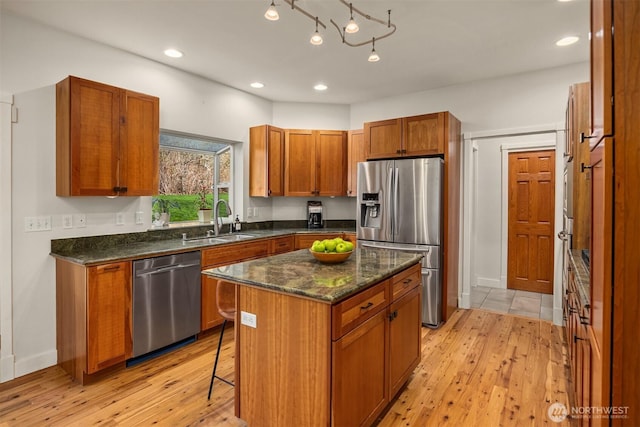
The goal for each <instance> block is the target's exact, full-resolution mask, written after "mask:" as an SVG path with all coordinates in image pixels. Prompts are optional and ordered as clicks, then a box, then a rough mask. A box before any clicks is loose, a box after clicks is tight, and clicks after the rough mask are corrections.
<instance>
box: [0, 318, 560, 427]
mask: <svg viewBox="0 0 640 427" xmlns="http://www.w3.org/2000/svg"><path fill="white" fill-rule="evenodd" d="M218 331H219V328H216V329H214V330H213V333H210V334H206V335H205V336H202V337H201V338H200V339H199V340H198V341H197V342H195V343H192V344H190V345H187V346H185V347H183V348H180V349H178V350H175V351H173V352H170V353H167V354H165V355H162V356H159V357H157V358H155V359H152V360H149V361H146V362H143V363H141V364H139V365H136V366H133V367H130V368H126V369H121V370H119V371H116V372H114V373H112V374H111V375H110V376H108V377H106V378H104V379H103V380H100V381H98V382H96V383H94V384H91V385H88V386H81V385H79V384H76V383H74V382H72V381H71V378H70V377H69V375H68V374H66V373H65V371H64V370H63V369H62V368H60V367H57V366H56V367H51V368H47V369H43V370H41V371H38V372H34V373H32V374H29V375H26V376H23V377H20V378H17V379H15V380H13V381H9V382H6V383H3V384H0V425H8V426H14V425H16V426H17V425H21V426H22V425H34V426H35V425H51V426H68V425H94V424H102V425H107V426H111V425H151V424H152V423H158V424H160V425H185V426H186V425H196V424H202V425H215V426H244V425H246V424H245V423H244V422H243V421H242V420H240V419H237V418H236V417H235V416H234V391H235V389H234V388H233V387H231V386H229V385H227V384H224V383H222V382H219V381H216V383H215V386H214V388H213V393H212V396H211V400H210V401H207V391H208V387H209V380H210V378H211V369H212V367H213V359H214V356H215V350H216V346H217V343H218V337H219V336H218ZM327 333H328V332H327ZM224 335H225V337H224V341H223V347H222V350H221V355H220V364H219V365H218V373H219V374H220V375H221V376H223V377H225V378H229V377H231V378H232V377H233V372H234V361H235V359H234V353H235V348H234V331H233V328H232V327H231V328H229V329H227V330H226V331H225V334H224ZM422 346H423V349H422V359H421V361H420V364H419V365H418V367H417V368H416V370H415V371H414V373H413V375H412V376H411V377H410V379H409V381H408V383H407V385H406V386H405V387H404V388H402V389H401V391H400V393H399V395H398V399H396V400H395V401H394V403H393V404H392V405H390V406H389V407H388V408H386V410H385V411H384V412H383V414H382V415H381V416H380V417H379V419H378V426H380V427H384V426H420V427H422V426H440V425H450V426H460V425H474V426H482V425H490V426H494V425H502V426H521V425H532V426H533V425H535V426H538V425H549V426H556V425H557V426H568V425H570V424H569V421H568V420H565V421H564V422H562V423H558V424H556V423H553V422H551V421H550V420H549V418H548V417H547V416H546V412H547V409H548V408H549V405H550V404H551V403H553V402H561V403H564V404H565V405H566V406H567V407H569V406H570V405H569V395H568V393H567V390H568V389H569V385H568V375H567V372H566V369H565V360H566V348H565V344H564V341H563V338H562V331H561V329H560V328H559V327H557V326H554V325H552V324H551V323H549V322H546V321H543V320H537V319H526V318H520V317H516V316H512V315H505V314H498V313H491V312H486V311H482V310H457V311H456V312H455V313H454V315H453V316H452V317H451V319H450V320H449V321H447V322H446V323H445V324H444V325H443V326H442V327H441V328H440V329H436V330H432V329H429V328H423V329H422Z"/></svg>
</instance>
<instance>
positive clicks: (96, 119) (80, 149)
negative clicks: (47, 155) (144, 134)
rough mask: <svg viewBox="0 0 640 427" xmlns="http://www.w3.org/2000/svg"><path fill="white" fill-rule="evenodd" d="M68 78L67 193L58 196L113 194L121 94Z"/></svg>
mask: <svg viewBox="0 0 640 427" xmlns="http://www.w3.org/2000/svg"><path fill="white" fill-rule="evenodd" d="M69 79H70V82H71V88H70V90H71V94H70V96H71V102H70V104H71V105H70V118H69V126H70V140H71V144H70V145H71V147H70V153H69V160H68V162H69V164H68V167H69V173H70V175H71V176H70V180H71V192H70V194H61V195H71V196H110V195H114V194H116V193H115V192H114V190H113V189H114V187H116V186H117V184H118V182H117V174H118V158H119V156H120V154H119V139H120V93H121V91H120V89H118V88H116V87H113V86H109V85H104V84H101V83H96V82H92V81H89V80H84V79H78V78H75V77H69ZM57 114H65V112H64V111H62V112H60V111H59V112H58V113H57Z"/></svg>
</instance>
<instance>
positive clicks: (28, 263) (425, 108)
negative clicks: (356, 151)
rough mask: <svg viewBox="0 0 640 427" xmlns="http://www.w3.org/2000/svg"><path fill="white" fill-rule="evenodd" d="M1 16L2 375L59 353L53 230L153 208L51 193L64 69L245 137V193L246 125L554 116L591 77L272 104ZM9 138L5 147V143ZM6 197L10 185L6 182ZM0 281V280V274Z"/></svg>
mask: <svg viewBox="0 0 640 427" xmlns="http://www.w3.org/2000/svg"><path fill="white" fill-rule="evenodd" d="M0 19H1V22H0V43H1V45H0V52H2V58H1V61H0V74H1V75H2V79H1V80H0V94H15V95H16V96H15V105H16V106H17V107H18V109H19V112H18V117H19V120H18V123H16V124H14V125H13V127H12V131H13V132H14V137H13V141H14V142H13V147H12V149H13V161H12V164H11V166H12V169H13V173H12V187H11V194H10V196H11V197H12V201H11V203H12V212H11V217H10V218H7V216H6V215H4V216H2V217H0V220H1V221H2V222H3V223H2V224H1V225H2V229H3V230H4V229H6V225H7V224H6V222H7V221H9V222H10V225H9V226H10V229H11V230H12V232H13V236H12V255H13V261H12V262H8V261H7V260H6V259H0V270H2V271H3V272H6V271H11V277H12V283H11V289H9V290H7V289H1V290H0V297H6V296H7V295H9V297H12V298H13V303H12V305H11V308H12V310H13V313H12V314H11V313H9V314H7V312H6V310H3V312H2V313H0V319H2V321H3V323H2V325H1V327H2V334H3V336H2V340H3V343H4V342H5V340H7V339H11V340H12V342H13V348H12V349H11V348H9V349H8V350H7V347H5V346H4V345H3V346H2V348H0V356H1V357H2V359H3V362H4V361H5V360H12V357H13V356H14V355H15V365H14V372H10V373H7V372H6V371H5V364H4V363H2V365H0V369H2V372H0V374H1V378H2V380H6V379H10V378H11V377H13V376H18V375H22V374H24V373H28V372H32V371H35V370H38V369H40V368H44V367H46V366H49V365H51V364H54V363H55V275H54V267H53V260H52V259H51V258H50V257H49V256H48V252H49V247H50V246H49V245H50V240H51V239H58V238H67V237H76V236H85V235H98V234H112V233H122V232H132V231H142V230H144V229H146V228H147V227H148V226H149V223H148V222H147V223H145V224H144V225H142V226H136V225H134V224H133V215H134V212H135V211H136V210H142V211H144V212H149V211H150V200H149V199H150V198H148V197H142V198H119V199H106V198H98V197H87V198H58V197H55V190H54V187H53V185H54V184H53V183H54V181H55V179H54V178H55V171H54V166H53V164H54V162H53V153H54V151H53V150H54V148H53V147H54V146H55V132H54V129H55V122H54V117H55V106H54V102H53V100H54V99H55V92H54V90H53V85H54V84H55V83H56V82H58V81H59V80H61V79H63V78H65V77H66V76H67V75H69V74H73V75H77V76H80V77H84V78H88V79H93V80H97V81H101V82H105V83H109V84H113V85H116V86H121V87H124V88H128V89H132V90H136V91H140V92H145V93H149V94H153V95H156V96H158V97H160V100H161V101H160V126H161V127H162V128H165V129H171V130H176V131H180V132H186V133H192V134H200V135H207V136H214V137H220V138H224V139H228V140H235V141H239V142H240V144H238V145H237V146H236V151H235V153H236V157H235V160H236V162H235V164H236V165H238V166H240V167H238V168H237V169H236V177H242V178H243V179H242V180H239V185H240V186H241V188H236V189H235V191H236V194H243V195H246V194H248V191H247V190H248V183H247V180H246V178H247V173H246V171H247V170H248V168H247V166H248V153H247V150H245V149H244V145H245V144H246V142H247V140H248V128H249V127H250V126H254V125H260V124H264V123H272V124H274V125H278V126H283V127H291V128H330V129H349V128H351V129H357V128H361V127H362V123H363V122H364V121H370V120H377V119H384V118H391V117H400V116H404V115H411V114H421V113H426V112H432V111H442V110H449V111H451V112H453V113H454V114H455V115H456V116H457V117H458V118H459V119H460V120H461V121H462V123H463V130H464V131H465V132H468V131H471V130H473V131H475V130H486V129H500V128H512V127H519V126H529V125H532V124H538V123H549V122H554V123H555V122H560V121H562V120H563V118H564V102H565V98H566V93H567V87H568V85H569V84H570V83H575V82H578V81H584V80H586V79H588V64H578V65H574V66H569V67H563V68H559V69H554V70H547V71H541V72H535V73H530V74H522V75H518V76H510V77H506V78H503V79H493V80H487V81H482V82H477V83H470V84H465V85H460V86H454V87H448V88H443V89H439V90H433V91H427V92H420V93H415V94H410V95H404V96H398V97H393V98H387V99H382V100H378V101H375V102H370V103H364V104H357V105H353V106H351V107H345V106H335V105H329V106H327V105H313V104H304V105H301V104H293V103H275V104H274V103H271V102H269V101H266V100H264V99H262V98H259V97H256V96H253V95H250V94H247V93H245V92H242V91H238V90H235V89H231V88H228V87H226V86H223V85H220V84H217V83H214V82H210V81H207V80H205V79H202V78H200V77H197V76H193V75H190V74H187V73H183V72H180V71H178V70H176V69H174V68H171V67H168V66H165V65H162V64H159V63H156V62H153V61H149V60H146V59H143V58H140V57H137V56H134V55H131V54H128V53H125V52H123V51H120V50H117V49H112V48H108V47H105V46H103V45H100V44H96V43H93V42H90V41H88V40H84V39H80V38H77V37H73V36H71V35H69V34H66V33H63V32H59V31H55V30H52V29H50V28H48V27H44V26H41V25H39V24H35V23H32V22H30V21H26V20H23V19H21V18H18V17H15V16H13V15H11V14H7V13H3V14H2V16H1V17H0ZM4 124H5V121H3V125H4ZM4 135H5V132H3V137H2V140H1V143H2V144H3V145H4V144H7V143H8V142H7V140H6V138H5V137H4ZM2 148H3V150H2V152H3V153H5V152H7V151H8V150H7V149H5V148H6V147H4V146H3V147H2ZM488 161H489V162H494V161H497V160H496V159H493V158H491V159H489V160H488ZM2 178H3V179H4V178H5V175H4V174H2ZM480 178H481V179H482V177H480ZM2 197H7V195H6V194H5V192H4V191H3V193H2ZM241 199H242V200H240V201H238V203H239V206H236V208H239V209H241V212H242V213H244V214H246V210H245V209H244V208H245V207H249V206H260V208H259V209H258V211H259V214H258V218H257V220H269V219H302V218H304V206H305V205H306V199H304V198H301V199H281V198H274V199H273V200H270V199H259V198H248V197H247V196H243V197H242V198H241ZM322 200H323V204H325V206H327V217H328V218H329V219H346V218H353V217H354V214H353V212H354V206H355V201H354V200H353V199H342V198H336V199H330V198H323V199H322ZM263 208H264V209H263ZM79 212H83V213H87V223H88V224H87V227H86V228H82V229H80V228H73V229H71V230H67V229H62V228H61V215H62V214H74V213H79ZM116 212H124V213H125V215H126V219H127V223H126V225H124V226H116V225H115V220H114V217H115V213H116ZM301 214H302V217H301V218H298V216H299V215H301ZM35 215H52V219H53V230H52V231H49V232H37V233H25V232H24V231H23V230H24V216H35ZM241 217H244V215H242V214H241ZM145 218H148V216H147V215H145ZM496 220H497V219H496ZM147 221H148V220H147ZM481 226H488V225H485V224H481ZM1 277H6V275H3V276H1ZM1 277H0V278H1ZM3 285H4V282H0V286H3ZM5 286H6V285H5ZM5 306H6V304H4V302H2V303H0V309H2V307H5ZM7 315H8V316H9V320H7ZM11 318H12V321H13V324H12V327H11V328H10V330H11V331H12V332H13V336H12V337H9V338H7V337H6V336H5V333H6V331H7V329H6V325H7V322H10V321H11ZM7 351H9V353H7ZM11 351H13V353H11Z"/></svg>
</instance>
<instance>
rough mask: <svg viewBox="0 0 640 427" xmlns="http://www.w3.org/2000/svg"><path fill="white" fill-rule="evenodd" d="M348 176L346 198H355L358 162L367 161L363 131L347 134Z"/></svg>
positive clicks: (352, 131)
mask: <svg viewBox="0 0 640 427" xmlns="http://www.w3.org/2000/svg"><path fill="white" fill-rule="evenodd" d="M347 146H348V149H349V154H348V158H349V160H348V163H349V166H348V168H347V169H348V175H347V196H349V197H356V196H357V191H358V162H364V161H366V160H367V146H366V145H365V143H364V130H362V129H359V130H350V131H349V132H348V133H347Z"/></svg>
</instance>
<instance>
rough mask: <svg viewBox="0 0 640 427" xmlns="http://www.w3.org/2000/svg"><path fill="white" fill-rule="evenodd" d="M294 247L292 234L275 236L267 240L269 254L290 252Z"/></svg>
mask: <svg viewBox="0 0 640 427" xmlns="http://www.w3.org/2000/svg"><path fill="white" fill-rule="evenodd" d="M293 248H294V238H293V236H282V237H275V238H273V239H271V240H269V255H275V254H283V253H285V252H291V251H292V250H293Z"/></svg>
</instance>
